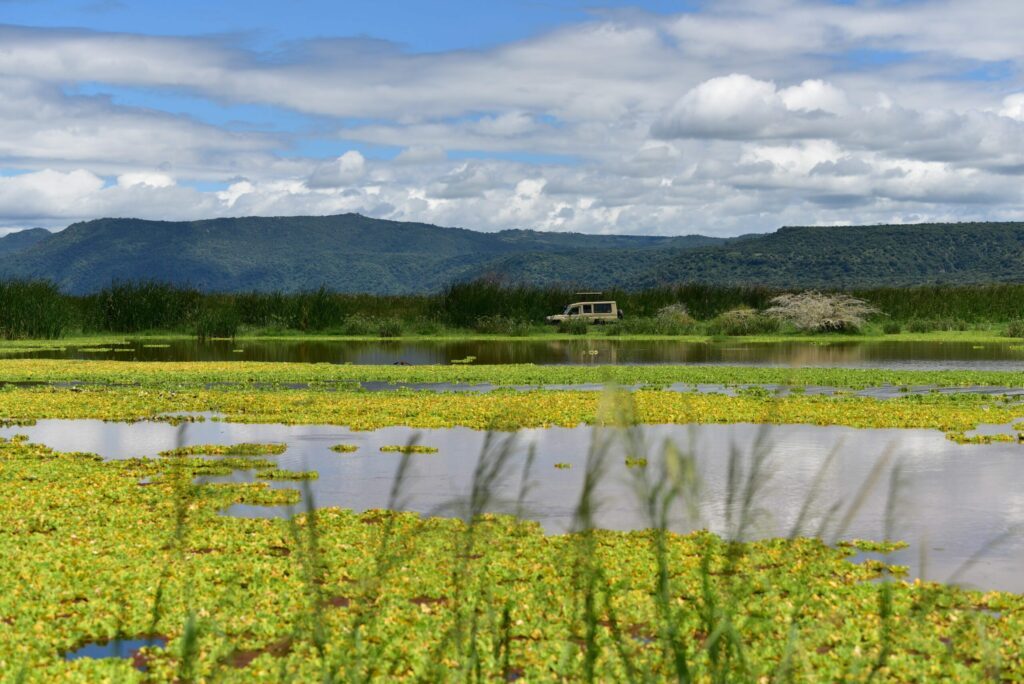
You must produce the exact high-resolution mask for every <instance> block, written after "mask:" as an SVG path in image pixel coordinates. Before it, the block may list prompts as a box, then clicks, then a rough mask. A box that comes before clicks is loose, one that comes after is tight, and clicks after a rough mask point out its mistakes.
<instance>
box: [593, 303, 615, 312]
mask: <svg viewBox="0 0 1024 684" xmlns="http://www.w3.org/2000/svg"><path fill="white" fill-rule="evenodd" d="M611 312H612V304H611V302H606V303H604V304H595V305H594V313H596V314H610V313H611Z"/></svg>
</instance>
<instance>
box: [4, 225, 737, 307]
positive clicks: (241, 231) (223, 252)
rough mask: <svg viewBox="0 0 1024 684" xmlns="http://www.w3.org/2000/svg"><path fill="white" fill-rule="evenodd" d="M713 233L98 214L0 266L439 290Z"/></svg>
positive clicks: (102, 281)
mask: <svg viewBox="0 0 1024 684" xmlns="http://www.w3.org/2000/svg"><path fill="white" fill-rule="evenodd" d="M12 237H13V236H12ZM7 239H10V238H7ZM717 242H719V240H716V239H714V238H707V237H702V236H689V237H673V238H664V237H629V236H620V235H608V236H603V235H581V234H578V233H542V232H536V231H527V230H508V231H502V232H498V233H481V232H476V231H471V230H464V229H459V228H441V227H439V226H433V225H429V224H424V223H403V222H397V221H384V220H379V219H371V218H367V217H364V216H360V215H358V214H344V215H339V216H303V217H282V218H228V219H212V220H206V221H191V222H168V221H144V220H139V219H100V220H96V221H88V222H85V223H76V224H73V225H71V226H69V227H68V228H67V229H66V230H64V231H61V232H59V233H55V234H53V235H52V236H50V237H48V238H47V239H45V240H42V241H41V242H38V243H37V244H35V245H33V246H31V247H29V248H27V249H24V250H22V251H20V252H18V253H16V254H11V255H8V256H7V257H6V258H3V257H0V273H2V274H3V275H4V276H7V277H30V278H46V279H51V280H53V281H55V282H56V283H57V284H58V285H59V286H60V287H61V288H62V289H64V290H66V291H68V292H72V293H85V292H91V291H95V290H97V289H99V288H101V287H103V286H105V285H108V284H109V283H110V282H111V281H115V280H117V281H126V280H159V281H165V282H170V283H176V284H182V285H184V284H188V285H192V286H195V287H198V288H200V289H203V290H220V291H245V290H264V291H268V290H282V291H296V290H303V289H311V288H316V287H319V286H320V285H326V286H328V287H329V288H331V289H334V290H338V291H342V292H373V293H381V294H384V293H394V294H399V293H410V292H425V291H433V290H437V289H440V288H441V287H443V286H444V285H445V284H446V283H448V282H451V281H453V280H457V279H460V278H463V277H466V276H467V274H470V273H477V272H490V271H491V270H492V269H491V268H490V264H491V263H493V262H495V261H497V260H500V259H501V258H502V257H504V256H507V255H512V254H522V253H524V252H528V253H541V254H544V253H577V252H580V253H587V252H590V251H594V252H602V253H603V252H606V251H616V250H620V249H627V250H630V251H632V250H634V249H640V250H650V249H654V248H659V249H682V248H687V247H691V246H702V245H708V244H714V243H717Z"/></svg>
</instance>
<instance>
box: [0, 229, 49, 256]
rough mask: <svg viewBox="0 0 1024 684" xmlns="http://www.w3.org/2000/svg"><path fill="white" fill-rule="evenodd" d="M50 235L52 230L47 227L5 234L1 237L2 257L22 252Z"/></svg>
mask: <svg viewBox="0 0 1024 684" xmlns="http://www.w3.org/2000/svg"><path fill="white" fill-rule="evenodd" d="M48 237H50V231H48V230H46V229H45V228H29V229H27V230H19V231H18V232H17V233H11V234H9V235H4V236H3V237H0V257H3V256H6V255H7V254H15V253H17V252H22V251H24V250H26V249H28V248H29V247H31V246H32V245H34V244H36V243H37V242H41V241H42V240H45V239H46V238H48Z"/></svg>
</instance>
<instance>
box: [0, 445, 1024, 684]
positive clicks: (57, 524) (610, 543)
mask: <svg viewBox="0 0 1024 684" xmlns="http://www.w3.org/2000/svg"><path fill="white" fill-rule="evenodd" d="M165 469H166V460H160V459H156V460H148V459H135V460H132V461H121V462H97V461H93V460H87V459H78V458H70V457H68V456H67V455H66V454H58V453H55V452H52V451H50V450H48V449H46V448H45V447H41V446H38V445H32V444H28V443H25V442H24V441H8V440H2V441H0V491H2V492H3V494H4V496H3V497H0V557H2V558H4V563H2V564H0V663H2V665H3V668H4V674H5V675H6V674H8V673H14V675H17V673H18V672H19V671H21V672H25V673H26V675H25V679H26V681H133V680H137V679H138V677H139V675H138V674H137V673H136V672H135V671H133V668H132V663H131V662H128V661H127V660H126V659H116V658H104V659H98V660H97V659H90V658H81V659H78V660H74V661H67V660H65V659H64V658H63V656H62V655H61V654H63V653H68V652H70V651H73V650H74V649H75V648H77V647H79V646H80V645H82V644H84V643H87V642H94V641H105V640H110V639H115V638H116V637H117V636H118V635H126V634H127V635H139V634H161V635H164V636H165V637H166V638H167V643H166V645H165V646H164V647H163V648H148V649H146V650H145V651H144V654H145V656H146V663H145V665H146V667H147V668H148V673H147V680H148V681H154V682H163V681H185V680H186V679H191V680H193V681H200V680H203V681H280V680H289V681H321V680H323V678H324V672H325V671H326V672H337V673H345V674H344V676H339V678H342V679H344V678H346V677H350V678H359V679H361V680H364V681H366V680H370V679H373V678H374V676H375V674H374V673H376V674H377V675H379V674H380V673H381V672H387V673H392V674H390V675H388V677H387V678H388V679H408V680H413V681H445V680H452V679H457V678H458V677H457V675H458V673H459V672H461V671H462V670H461V668H463V667H471V668H473V669H474V670H477V671H478V672H479V680H481V681H501V680H509V679H515V678H523V679H525V680H528V681H547V680H551V679H558V680H559V681H567V682H575V681H587V680H588V679H590V680H593V681H623V680H628V679H629V674H630V672H634V673H635V672H643V673H645V677H647V678H648V679H651V680H666V679H673V680H675V679H678V676H677V667H678V662H679V661H676V660H674V659H673V658H672V657H670V656H668V657H667V654H671V653H672V652H673V651H672V648H673V645H674V644H675V645H683V649H682V650H681V651H680V652H681V653H683V654H684V655H685V658H686V659H685V663H686V665H687V667H688V668H689V672H690V673H691V677H692V681H723V682H724V681H761V680H766V681H772V680H773V679H782V680H785V677H783V676H781V675H780V673H784V672H786V671H788V670H787V669H786V668H787V667H788V666H787V664H786V663H787V655H786V654H787V653H788V654H790V656H791V658H792V662H793V663H799V673H800V675H799V676H797V677H795V679H796V680H799V681H836V680H846V679H856V680H858V681H859V680H860V679H866V678H867V677H866V676H865V677H859V678H858V677H851V676H850V673H854V672H859V673H862V674H866V673H868V672H871V671H872V670H873V669H875V668H878V671H879V672H880V674H879V675H878V677H880V678H881V679H880V681H907V682H910V681H928V680H934V679H951V680H959V681H978V680H981V679H984V678H986V677H988V678H992V677H996V678H998V679H1001V680H1002V681H1020V680H1021V678H1022V677H1024V658H1022V655H1021V650H1020V648H1019V643H1020V638H1021V634H1022V633H1024V623H1022V619H1021V617H1020V616H1021V615H1022V614H1024V598H1022V597H1020V596H1015V595H1010V594H1004V593H999V592H988V593H981V592H971V591H965V590H961V589H958V588H955V587H949V586H942V585H938V584H935V583H931V582H903V581H899V580H896V581H892V582H886V583H876V582H872V581H870V580H874V579H878V578H880V577H884V576H893V575H895V574H896V573H898V572H900V571H901V568H900V567H899V566H891V565H887V564H885V563H881V562H878V561H872V562H866V563H863V564H854V563H850V562H849V561H848V560H847V558H848V553H849V551H848V550H846V549H835V548H830V547H829V546H828V545H826V544H824V543H822V542H821V541H818V540H816V539H800V538H798V539H771V540H764V541H759V542H746V543H739V542H730V541H727V540H723V539H721V538H719V537H717V536H715V535H713V534H710V533H708V532H696V533H693V534H688V535H676V534H672V533H669V532H666V531H659V530H648V531H640V532H628V533H627V532H614V531H605V530H587V531H585V532H581V533H579V534H573V535H554V536H548V535H545V534H544V533H543V531H542V530H541V528H540V526H539V525H537V524H535V523H529V522H524V521H520V520H516V519H514V518H509V517H504V516H493V515H480V516H479V517H475V518H472V519H470V522H469V524H467V522H465V521H461V520H456V519H444V518H422V517H420V516H417V515H415V514H410V513H395V512H389V511H367V512H365V513H354V512H352V511H343V510H337V509H331V510H323V511H317V512H316V514H315V515H303V516H298V517H297V518H295V519H294V520H293V521H289V520H241V519H235V518H228V517H224V516H220V515H218V514H217V512H218V511H219V510H220V509H221V508H223V506H224V505H225V504H226V503H227V502H229V501H231V500H235V501H237V500H238V499H240V498H245V497H247V496H249V493H250V492H256V491H263V492H266V494H267V496H275V497H276V496H290V497H293V498H292V501H291V502H292V503H294V501H295V497H298V496H299V491H298V490H296V489H282V490H268V489H266V485H265V484H264V483H260V484H257V485H234V484H218V485H198V486H196V485H191V484H189V483H188V481H187V479H186V480H184V481H182V480H181V479H180V478H175V477H174V476H173V474H169V475H168V476H166V477H161V478H158V479H157V480H156V481H155V482H154V484H152V485H151V486H148V487H141V488H140V487H138V485H137V484H136V482H137V481H138V479H139V478H142V477H148V476H153V475H155V474H157V473H159V472H162V471H163V470H165ZM252 503H255V504H256V505H259V504H260V503H263V502H260V501H253V502H252ZM659 559H663V561H662V560H659ZM662 567H667V568H671V572H665V573H660V572H659V568H662ZM591 578H597V579H593V580H592V579H591ZM659 587H662V588H663V589H664V593H659V592H662V589H659ZM662 595H663V596H667V597H668V599H669V600H668V602H662V601H661V599H660V598H659V596H662ZM666 605H667V606H668V607H669V610H670V612H669V613H666V612H665V610H666V609H665V607H664V606H666ZM708 605H714V606H716V611H714V612H709V611H708V610H707V606H708ZM588 606H591V607H592V608H593V610H590V609H588ZM459 630H461V633H462V634H463V637H462V638H463V639H464V641H463V642H462V643H461V644H460V643H458V642H457V641H455V640H454V639H453V638H452V637H451V635H452V634H454V633H456V632H457V631H459ZM716 630H719V633H720V634H721V636H720V637H718V638H721V639H724V640H726V641H725V642H723V643H722V644H721V647H722V649H742V654H743V658H742V659H739V658H733V657H729V658H725V657H724V656H723V654H724V653H726V652H729V651H727V650H716V649H717V648H718V646H716V645H715V641H714V639H715V637H714V635H715V634H716ZM729 630H734V634H733V635H732V636H730V635H729ZM730 644H731V645H730ZM588 653H589V654H590V656H592V657H593V660H592V661H591V662H590V664H587V657H588V656H587V654H588ZM473 654H475V655H473ZM883 654H884V656H885V659H884V664H883V665H881V666H880V667H879V666H878V663H879V662H880V656H881V655H883ZM182 673H185V675H187V676H184V675H183V674H182Z"/></svg>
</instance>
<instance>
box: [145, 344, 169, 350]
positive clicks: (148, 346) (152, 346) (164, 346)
mask: <svg viewBox="0 0 1024 684" xmlns="http://www.w3.org/2000/svg"><path fill="white" fill-rule="evenodd" d="M142 348H143V349H170V348H171V345H169V344H144V345H142Z"/></svg>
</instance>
